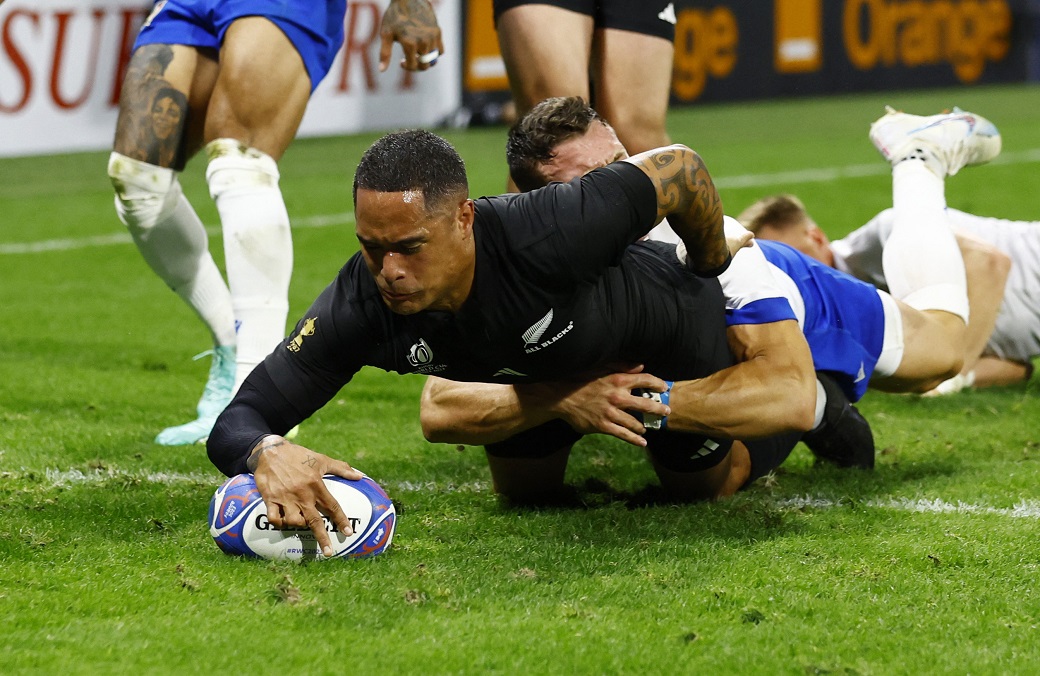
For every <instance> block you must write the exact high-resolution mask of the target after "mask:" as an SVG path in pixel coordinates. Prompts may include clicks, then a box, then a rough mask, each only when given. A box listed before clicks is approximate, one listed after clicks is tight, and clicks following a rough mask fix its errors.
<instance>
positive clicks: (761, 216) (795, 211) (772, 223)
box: [737, 194, 809, 233]
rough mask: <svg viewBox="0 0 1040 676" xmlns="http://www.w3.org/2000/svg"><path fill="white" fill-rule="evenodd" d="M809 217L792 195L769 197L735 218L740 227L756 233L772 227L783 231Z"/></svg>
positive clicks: (802, 205)
mask: <svg viewBox="0 0 1040 676" xmlns="http://www.w3.org/2000/svg"><path fill="white" fill-rule="evenodd" d="M808 217H809V213H808V212H807V211H806V210H805V205H804V204H802V201H801V200H800V199H798V198H797V197H795V196H794V195H786V194H785V195H770V196H769V197H763V198H762V199H760V200H758V201H757V202H755V203H754V204H752V205H751V206H749V207H748V208H747V209H744V211H742V212H741V213H740V215H739V216H737V220H738V221H740V223H741V225H743V226H744V227H745V228H747V229H748V230H750V231H751V232H754V233H758V232H759V231H760V230H762V228H765V227H772V228H777V229H778V230H783V229H786V228H789V227H791V226H794V225H798V224H800V223H804V222H805V219H807V218H808Z"/></svg>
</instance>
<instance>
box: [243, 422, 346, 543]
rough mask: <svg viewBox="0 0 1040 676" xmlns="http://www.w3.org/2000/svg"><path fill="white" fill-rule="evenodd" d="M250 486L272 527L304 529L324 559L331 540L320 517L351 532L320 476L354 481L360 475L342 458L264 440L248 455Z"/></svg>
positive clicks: (271, 438) (277, 439) (274, 438)
mask: <svg viewBox="0 0 1040 676" xmlns="http://www.w3.org/2000/svg"><path fill="white" fill-rule="evenodd" d="M252 463H255V467H252V468H251V469H253V472H254V475H255V478H256V486H257V488H258V489H259V490H260V495H261V496H262V497H263V499H264V504H265V505H266V506H267V518H268V520H269V521H270V522H271V525H272V526H274V527H275V528H279V529H280V528H286V527H296V528H310V530H311V531H312V532H313V533H314V537H315V539H316V540H317V541H318V546H319V547H320V548H321V551H322V553H323V554H324V555H325V556H332V554H333V550H332V541H331V540H330V539H329V533H328V531H327V530H326V529H325V521H324V519H322V516H321V515H322V513H324V514H326V515H328V517H329V519H331V520H332V522H333V523H335V524H336V526H337V528H339V530H340V532H342V533H343V534H344V535H350V534H352V533H353V529H352V528H351V526H350V520H349V519H348V518H347V515H346V514H344V513H343V509H342V507H340V505H339V503H338V502H337V501H336V499H335V498H333V497H332V494H331V493H329V490H328V488H327V487H326V486H325V482H324V481H323V480H322V477H323V476H324V475H325V474H335V475H337V476H341V477H343V478H344V479H351V480H355V481H356V480H360V479H361V477H362V474H361V472H359V471H357V470H356V469H354V468H352V467H351V466H350V465H349V464H347V463H346V462H344V461H342V460H336V459H335V458H330V457H328V456H327V455H323V454H321V453H316V452H315V451H312V450H310V449H309V448H305V447H303V446H298V445H296V444H293V443H291V442H289V441H287V440H286V439H283V438H282V437H279V436H276V435H272V436H268V437H265V438H264V439H263V440H262V441H261V442H260V443H259V444H258V445H257V447H256V448H255V449H254V450H253V453H252V454H251V456H250V464H252Z"/></svg>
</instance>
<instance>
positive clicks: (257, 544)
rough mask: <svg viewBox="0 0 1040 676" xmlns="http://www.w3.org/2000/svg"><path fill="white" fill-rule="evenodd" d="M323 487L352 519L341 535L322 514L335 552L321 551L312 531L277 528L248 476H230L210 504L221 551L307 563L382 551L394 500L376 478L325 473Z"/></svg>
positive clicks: (212, 528)
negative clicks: (349, 531) (351, 531)
mask: <svg viewBox="0 0 1040 676" xmlns="http://www.w3.org/2000/svg"><path fill="white" fill-rule="evenodd" d="M324 479H325V486H326V487H327V488H328V489H329V492H330V493H332V497H334V498H336V500H337V501H339V504H340V507H342V508H343V512H344V513H345V514H346V515H347V518H348V519H350V523H351V526H352V527H353V529H354V534H353V535H350V536H344V535H343V534H342V533H341V532H340V531H339V529H337V528H336V525H335V524H334V523H332V521H331V520H330V519H329V518H328V517H325V528H326V530H328V531H329V539H330V540H331V541H332V549H333V552H334V553H333V555H332V557H325V556H323V555H322V553H321V551H320V549H319V547H318V541H317V540H316V539H315V537H314V533H312V532H311V531H310V529H307V528H303V529H295V528H287V529H277V528H275V527H274V526H272V525H271V523H270V521H268V520H267V506H266V505H265V504H264V501H263V499H262V498H261V497H260V491H259V490H258V489H257V487H256V481H254V480H253V475H252V474H239V475H238V476H234V477H231V478H230V479H228V480H227V481H225V482H224V483H223V484H221V486H220V488H218V489H217V490H216V492H215V493H214V494H213V498H212V500H210V503H209V533H210V535H212V536H213V540H214V541H215V542H216V543H217V546H218V547H220V549H221V551H223V552H224V553H225V554H231V555H234V556H251V557H258V558H262V559H287V560H290V561H305V560H311V559H324V558H340V559H345V558H363V557H368V556H376V555H377V554H382V553H383V552H385V551H386V549H387V548H388V547H389V546H390V542H391V540H393V537H394V527H395V526H396V523H397V513H396V511H395V510H394V503H393V502H391V500H390V498H389V497H387V494H386V492H385V491H384V490H383V489H382V488H381V487H380V486H379V484H377V483H376V482H375V481H373V480H372V479H370V478H369V477H367V476H365V477H362V478H361V479H360V480H358V481H351V480H349V479H344V478H342V477H338V476H333V475H331V474H326V475H325V477H324Z"/></svg>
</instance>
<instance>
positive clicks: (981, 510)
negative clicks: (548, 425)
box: [23, 469, 1040, 519]
mask: <svg viewBox="0 0 1040 676" xmlns="http://www.w3.org/2000/svg"><path fill="white" fill-rule="evenodd" d="M24 471H25V470H23V472H24ZM46 478H47V481H48V482H50V483H51V484H52V485H53V486H54V487H62V486H68V485H70V484H90V483H102V482H104V481H110V480H114V481H120V480H130V481H134V480H136V481H147V482H150V483H158V484H165V485H169V484H174V483H194V484H211V485H212V486H213V487H214V489H216V486H217V485H218V484H219V482H220V481H221V479H222V477H221V476H220V475H215V474H208V473H203V472H191V473H184V472H137V473H134V472H121V471H111V470H109V471H105V472H101V471H98V472H91V473H88V472H82V471H80V470H75V469H74V470H65V471H59V470H53V469H48V470H47V471H46ZM383 485H384V487H386V488H389V489H390V492H391V493H417V492H419V491H435V492H448V493H483V492H486V491H490V490H491V484H490V482H487V481H470V482H464V483H458V484H456V483H449V484H438V483H436V482H432V481H430V482H412V481H398V482H383ZM774 504H775V506H777V507H780V508H783V509H804V508H806V507H809V508H812V509H820V510H823V509H835V508H840V507H848V506H851V505H856V506H861V507H868V508H873V509H887V510H893V511H898V512H914V513H918V514H979V515H995V516H1006V517H1010V518H1013V519H1040V501H1035V500H1022V501H1020V502H1019V503H1017V504H1016V505H1014V506H1013V507H990V506H987V505H975V504H971V503H967V502H962V501H957V502H948V501H946V500H941V499H934V500H928V499H924V498H918V499H910V498H876V499H871V500H862V501H859V500H857V501H850V500H841V499H833V498H823V497H813V496H811V495H805V496H799V497H794V498H785V499H783V500H778V501H776V502H775V503H774Z"/></svg>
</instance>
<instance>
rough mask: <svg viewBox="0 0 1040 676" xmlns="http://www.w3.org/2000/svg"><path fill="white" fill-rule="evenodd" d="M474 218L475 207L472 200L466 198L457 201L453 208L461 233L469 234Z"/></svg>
mask: <svg viewBox="0 0 1040 676" xmlns="http://www.w3.org/2000/svg"><path fill="white" fill-rule="evenodd" d="M475 219H476V209H475V208H474V206H473V200H471V199H469V198H466V199H464V200H462V201H461V202H459V205H458V207H457V208H456V210H455V222H456V223H458V224H459V227H460V228H461V229H462V231H463V234H465V235H469V234H470V233H472V232H473V221H474V220H475Z"/></svg>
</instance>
